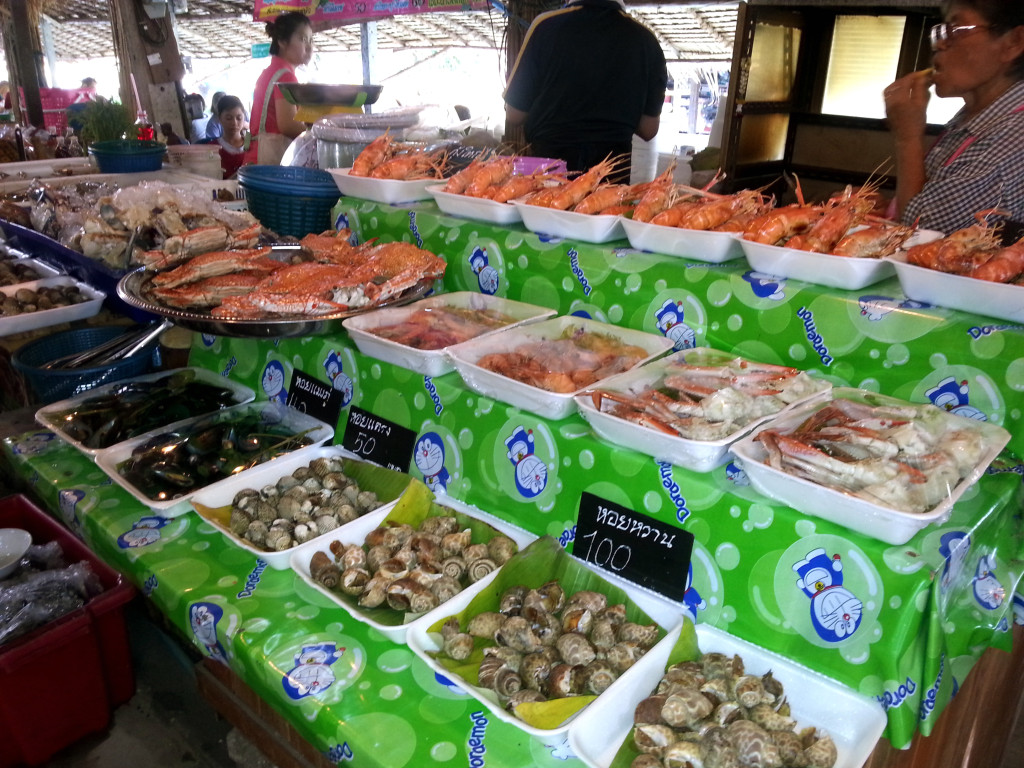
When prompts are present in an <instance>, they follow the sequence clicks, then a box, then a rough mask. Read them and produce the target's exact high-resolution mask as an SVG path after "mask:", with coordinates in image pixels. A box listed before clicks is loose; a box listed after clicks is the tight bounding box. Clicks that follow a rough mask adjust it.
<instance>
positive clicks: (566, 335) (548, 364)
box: [476, 326, 650, 394]
mask: <svg viewBox="0 0 1024 768" xmlns="http://www.w3.org/2000/svg"><path fill="white" fill-rule="evenodd" d="M649 355H650V352H648V351H647V350H646V349H644V348H643V347H640V346H637V345H635V344H627V343H626V342H624V341H622V340H621V339H618V338H616V337H614V336H611V335H608V334H604V333H598V332H595V331H589V330H586V329H584V328H582V327H575V326H569V327H567V328H566V329H565V330H564V331H563V332H562V334H561V336H559V337H558V338H553V339H538V340H535V341H526V342H524V343H523V344H520V345H519V346H517V347H516V348H515V349H513V350H512V351H509V352H495V353H492V354H489V355H484V356H483V357H481V358H480V359H478V360H477V361H476V364H477V365H478V366H480V367H481V368H484V369H486V370H489V371H493V372H494V373H497V374H500V375H502V376H507V377H508V378H511V379H515V380H516V381H520V382H522V383H524V384H529V385H530V386H532V387H539V388H540V389H544V390H547V391H548V392H556V393H561V394H568V393H570V392H575V391H577V390H579V389H582V388H584V387H587V386H589V385H591V384H593V383H594V382H595V381H598V380H599V379H603V378H605V377H607V376H611V375H613V374H616V373H621V372H622V371H625V370H628V369H629V368H632V367H633V366H635V365H637V364H639V363H640V361H642V360H644V359H645V358H647V357H648V356H649Z"/></svg>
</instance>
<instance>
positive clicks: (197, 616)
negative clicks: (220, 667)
mask: <svg viewBox="0 0 1024 768" xmlns="http://www.w3.org/2000/svg"><path fill="white" fill-rule="evenodd" d="M223 616H224V609H223V608H221V607H220V606H219V605H217V604H216V603H192V605H191V606H189V609H188V620H189V624H190V625H191V627H192V634H193V635H195V638H196V640H198V641H199V644H200V645H202V646H203V647H204V648H205V649H206V652H207V653H208V654H210V657H211V658H213V659H216V660H217V661H220V662H223V663H225V664H227V661H228V658H227V654H226V653H224V647H223V646H222V645H221V644H220V640H218V639H217V622H219V621H220V620H221V618H222V617H223Z"/></svg>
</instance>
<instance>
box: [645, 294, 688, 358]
mask: <svg viewBox="0 0 1024 768" xmlns="http://www.w3.org/2000/svg"><path fill="white" fill-rule="evenodd" d="M683 314H684V313H683V302H681V301H673V300H672V299H669V300H668V301H666V302H665V303H664V304H662V305H661V308H660V309H659V310H658V311H657V312H655V313H654V318H655V322H656V324H657V326H658V330H659V331H661V332H662V334H664V336H665V338H667V339H671V340H672V342H673V344H674V347H673V349H676V350H680V349H693V348H694V347H695V346H697V341H696V340H697V334H696V332H695V331H694V330H693V328H691V327H690V326H688V325H687V324H686V323H684V322H683Z"/></svg>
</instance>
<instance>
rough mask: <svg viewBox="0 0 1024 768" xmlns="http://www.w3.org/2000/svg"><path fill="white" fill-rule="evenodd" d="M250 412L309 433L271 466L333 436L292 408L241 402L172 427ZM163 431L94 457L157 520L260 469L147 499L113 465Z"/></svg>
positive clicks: (330, 430)
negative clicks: (301, 443) (172, 495)
mask: <svg viewBox="0 0 1024 768" xmlns="http://www.w3.org/2000/svg"><path fill="white" fill-rule="evenodd" d="M251 411H254V412H257V413H259V414H260V415H261V417H262V418H265V419H266V420H267V421H268V422H269V423H273V424H284V425H285V426H287V427H289V428H290V429H291V430H292V433H293V434H298V433H299V432H303V431H305V430H307V429H310V430H312V431H311V432H310V433H309V434H308V435H306V437H307V438H309V440H311V441H312V442H311V444H310V445H307V446H304V447H302V448H299V449H298V450H295V451H289V452H287V453H283V454H280V455H279V456H278V457H276V458H274V459H271V460H270V462H265V463H273V462H274V461H277V460H279V459H280V458H283V457H284V456H297V455H299V454H302V455H306V454H311V453H312V452H313V451H315V450H316V448H317V447H319V446H320V445H321V444H323V443H324V442H326V441H328V440H330V439H331V438H332V437H334V428H333V427H330V426H328V425H327V424H324V423H323V422H322V421H319V420H317V419H314V418H313V417H312V416H307V415H306V414H304V413H300V412H299V411H297V410H295V409H294V408H289V407H288V406H285V405H281V404H280V403H276V402H266V401H262V402H255V403H243V404H242V405H235V406H232V407H231V408H225V409H224V410H222V411H218V412H217V413H215V414H208V415H206V416H200V417H198V418H196V419H192V420H190V421H187V422H179V424H178V425H176V427H175V429H183V428H188V427H189V426H191V425H194V424H196V423H198V422H201V421H202V422H206V421H207V420H211V419H212V420H216V422H217V423H220V422H221V421H222V420H223V419H231V418H232V417H234V416H236V415H237V414H239V413H246V412H251ZM167 431H168V430H167V429H166V428H164V429H160V430H155V431H153V432H147V433H146V434H145V435H140V436H139V437H137V438H135V439H133V440H127V441H125V442H123V443H119V444H118V445H115V446H112V447H110V448H104V449H103V450H102V451H99V452H98V453H97V454H96V456H95V459H96V463H97V464H98V465H99V467H100V469H102V470H103V471H104V472H106V473H107V474H108V475H109V476H110V478H111V479H112V480H113V481H114V482H115V483H117V484H118V485H120V486H121V487H122V488H124V489H125V490H126V491H128V493H130V494H131V495H132V496H134V497H135V498H136V499H138V501H139V502H140V503H141V504H143V505H144V506H146V507H149V508H150V509H151V510H152V511H153V514H155V515H157V516H158V517H165V518H174V517H178V516H180V515H183V514H186V513H187V512H190V511H191V510H192V505H191V504H189V500H190V499H191V498H192V497H193V496H195V495H196V494H197V493H199V492H200V491H203V490H209V489H211V488H213V487H215V486H217V485H219V484H220V483H225V482H235V481H237V480H238V479H239V478H246V480H248V478H249V473H250V472H253V471H254V470H258V469H259V468H260V467H261V466H262V465H259V464H258V465H256V466H255V467H252V468H250V469H247V470H243V471H242V472H239V473H238V474H236V475H232V476H231V477H228V478H224V479H223V480H218V481H217V482H215V483H210V484H209V485H206V486H203V487H200V488H194V489H192V490H191V491H188V492H187V493H184V494H182V495H181V496H179V497H178V498H176V499H167V500H164V501H159V500H154V499H151V498H149V497H148V496H146V495H145V494H144V493H142V491H140V490H139V489H138V488H136V487H135V486H134V485H133V484H132V483H130V482H128V480H126V479H125V478H124V477H122V476H121V473H120V472H118V471H117V465H118V464H120V463H121V462H122V461H124V460H126V459H129V458H131V454H132V450H133V449H134V448H135V447H136V446H138V445H142V444H143V443H144V442H146V441H147V440H150V439H152V438H154V437H155V436H157V435H160V434H163V433H165V432H167ZM309 460H310V459H305V461H309Z"/></svg>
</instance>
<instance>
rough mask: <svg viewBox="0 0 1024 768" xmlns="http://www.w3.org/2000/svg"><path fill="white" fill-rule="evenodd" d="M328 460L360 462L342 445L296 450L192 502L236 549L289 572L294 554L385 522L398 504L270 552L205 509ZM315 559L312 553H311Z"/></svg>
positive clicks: (218, 485)
mask: <svg viewBox="0 0 1024 768" xmlns="http://www.w3.org/2000/svg"><path fill="white" fill-rule="evenodd" d="M321 456H325V457H336V458H339V459H357V458H358V457H356V455H355V454H354V453H351V452H350V451H347V450H345V449H344V448H342V447H341V446H340V445H325V446H320V447H317V448H315V449H314V450H311V451H306V450H302V451H296V452H294V453H289V454H286V455H285V456H281V457H280V458H277V459H274V460H273V461H271V462H267V463H266V464H260V465H259V466H257V467H254V468H253V469H251V470H249V471H248V472H243V473H242V474H241V475H237V476H235V477H231V478H228V479H226V480H222V481H221V482H219V483H215V484H214V485H211V486H209V487H207V488H204V489H203V490H202V491H199V492H198V493H196V494H195V495H194V496H193V497H192V499H191V502H192V508H193V509H194V510H195V512H196V514H197V515H199V516H200V517H201V518H203V519H204V520H205V521H206V522H208V523H209V524H210V525H212V526H213V527H214V528H216V529H217V530H219V531H220V532H221V533H222V534H224V536H225V537H226V538H227V539H228V540H229V541H230V542H231V543H232V544H234V545H235V546H236V547H239V548H240V549H244V550H245V551H246V552H250V553H252V554H253V555H254V556H255V557H258V558H260V559H261V560H265V561H266V563H267V564H268V565H269V566H270V567H271V568H273V569H275V570H278V571H286V570H288V569H289V568H291V567H292V566H291V557H292V554H293V553H295V552H297V551H298V550H299V549H300V548H304V547H310V546H319V543H322V542H323V541H326V542H327V543H328V544H329V543H330V542H332V541H334V539H337V538H341V537H342V536H348V535H349V534H348V531H349V526H351V525H355V524H356V523H360V522H362V521H363V520H365V519H369V518H371V517H374V516H376V517H377V518H378V519H381V518H383V517H384V515H386V514H387V513H388V512H390V511H391V509H392V508H393V507H394V506H395V503H396V502H397V501H398V499H395V501H390V502H388V503H387V504H382V505H381V506H380V507H378V508H377V509H375V510H373V511H372V512H368V513H367V514H365V515H363V516H362V517H360V518H358V519H356V520H353V521H352V522H351V523H346V524H345V525H342V526H339V527H338V528H335V529H334V530H333V531H328V532H327V533H324V534H321V535H320V536H317V537H316V538H313V539H310V540H309V541H306V542H303V543H302V544H297V545H295V546H294V547H289V548H288V549H286V550H284V551H282V552H267V551H266V550H263V549H260V548H259V547H255V546H253V544H252V543H251V542H249V541H246V540H245V539H243V538H242V537H241V536H237V535H235V534H234V533H233V532H232V531H231V529H230V528H229V527H228V526H226V525H224V524H223V523H222V522H221V521H220V520H219V519H217V518H216V517H214V516H212V515H209V514H207V513H206V511H205V509H217V508H219V507H226V506H229V505H230V504H231V502H232V501H233V500H234V498H235V494H236V493H238V492H239V491H241V490H244V489H246V488H255V489H257V490H259V489H260V488H263V487H264V486H267V485H271V484H273V483H276V482H277V481H278V480H279V479H281V478H282V477H284V476H285V475H290V474H291V473H292V472H294V471H295V470H296V469H299V468H300V467H305V466H307V465H308V464H309V463H310V462H311V461H313V459H317V458H320V457H321ZM360 488H361V489H362V490H367V491H372V490H373V488H369V487H367V488H363V487H362V486H360ZM310 556H312V552H311V553H310Z"/></svg>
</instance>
